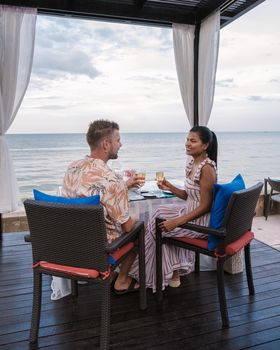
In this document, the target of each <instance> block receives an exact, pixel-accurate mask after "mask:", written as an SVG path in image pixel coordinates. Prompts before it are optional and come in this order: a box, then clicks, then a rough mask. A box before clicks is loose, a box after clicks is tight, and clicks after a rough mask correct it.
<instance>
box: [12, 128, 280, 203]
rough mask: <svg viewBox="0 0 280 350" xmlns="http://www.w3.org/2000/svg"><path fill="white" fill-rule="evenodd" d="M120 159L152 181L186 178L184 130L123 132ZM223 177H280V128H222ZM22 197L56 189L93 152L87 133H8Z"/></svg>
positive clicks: (121, 165)
mask: <svg viewBox="0 0 280 350" xmlns="http://www.w3.org/2000/svg"><path fill="white" fill-rule="evenodd" d="M121 138H122V144H123V146H122V148H121V149H120V151H119V158H118V160H116V161H112V162H111V164H110V165H111V166H112V167H113V168H114V169H115V170H116V171H119V172H121V171H122V170H125V169H136V170H137V171H145V172H146V178H147V180H154V179H155V172H156V171H164V174H165V177H166V178H168V179H180V180H183V179H184V176H185V165H186V160H187V157H186V154H185V138H186V134H185V133H124V134H121ZM217 138H218V143H219V150H218V182H220V183H225V182H228V181H231V180H232V179H233V177H235V175H237V174H239V173H240V174H241V175H242V176H243V178H244V180H245V183H246V185H247V186H249V185H252V184H254V183H256V182H257V181H263V179H264V178H265V177H268V176H269V177H276V178H277V177H278V178H280V162H279V149H280V132H219V133H217ZM7 140H8V144H9V147H10V152H11V156H12V158H13V162H14V168H15V171H16V176H17V181H18V186H19V190H20V196H21V198H22V199H24V198H28V197H32V189H33V188H36V189H39V190H41V191H45V192H47V193H51V194H54V193H56V190H57V187H58V186H59V185H61V184H62V180H63V176H64V172H65V170H66V168H67V166H68V165H69V164H70V163H71V162H72V161H74V160H77V159H81V158H83V157H84V156H85V155H86V154H88V153H89V149H88V146H87V143H86V140H85V134H8V135H7Z"/></svg>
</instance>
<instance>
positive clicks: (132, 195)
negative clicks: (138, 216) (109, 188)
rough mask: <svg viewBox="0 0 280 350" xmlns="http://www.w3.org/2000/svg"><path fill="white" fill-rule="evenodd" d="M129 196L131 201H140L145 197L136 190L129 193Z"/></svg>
mask: <svg viewBox="0 0 280 350" xmlns="http://www.w3.org/2000/svg"><path fill="white" fill-rule="evenodd" d="M128 198H129V200H130V201H139V200H141V199H144V197H143V196H141V194H137V193H135V192H130V193H129V194H128Z"/></svg>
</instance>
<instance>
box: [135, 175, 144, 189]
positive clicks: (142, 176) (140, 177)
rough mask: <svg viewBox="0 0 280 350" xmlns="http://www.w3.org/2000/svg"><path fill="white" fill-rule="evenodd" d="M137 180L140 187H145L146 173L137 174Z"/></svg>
mask: <svg viewBox="0 0 280 350" xmlns="http://www.w3.org/2000/svg"><path fill="white" fill-rule="evenodd" d="M137 178H138V179H139V180H140V186H141V187H143V186H144V185H145V179H146V173H137Z"/></svg>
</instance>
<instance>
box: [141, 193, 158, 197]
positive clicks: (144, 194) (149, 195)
mask: <svg viewBox="0 0 280 350" xmlns="http://www.w3.org/2000/svg"><path fill="white" fill-rule="evenodd" d="M141 194H142V196H144V197H146V198H154V197H156V195H155V194H154V193H153V192H144V193H141Z"/></svg>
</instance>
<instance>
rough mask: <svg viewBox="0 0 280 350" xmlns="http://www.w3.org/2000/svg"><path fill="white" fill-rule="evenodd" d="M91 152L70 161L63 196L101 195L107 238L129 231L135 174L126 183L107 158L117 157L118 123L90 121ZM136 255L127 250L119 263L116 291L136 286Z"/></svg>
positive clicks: (88, 137)
mask: <svg viewBox="0 0 280 350" xmlns="http://www.w3.org/2000/svg"><path fill="white" fill-rule="evenodd" d="M87 142H88V144H89V147H90V155H89V156H86V157H85V158H84V159H81V160H78V161H75V162H73V163H72V164H70V166H69V167H68V169H67V171H66V174H65V176H64V181H63V189H62V195H63V196H65V197H88V196H93V195H96V194H99V195H100V202H101V204H102V205H103V207H104V215H105V224H106V229H107V239H108V242H109V243H110V242H112V241H113V240H114V239H116V238H118V237H119V236H120V235H121V234H122V233H123V232H124V233H126V232H129V231H131V230H132V228H133V227H134V225H135V222H136V219H135V218H132V217H131V216H130V214H129V205H128V187H132V186H135V185H138V184H139V181H138V179H137V176H134V177H132V178H130V179H129V180H128V181H127V183H125V182H124V181H123V179H122V178H121V177H120V176H119V175H117V174H116V173H115V172H114V171H113V170H112V169H110V168H109V166H108V165H107V162H108V160H109V159H117V158H118V151H119V149H120V148H121V146H122V144H121V138H120V132H119V126H118V124H117V123H115V122H111V121H108V120H96V121H94V122H93V123H91V124H90V126H89V129H88V132H87ZM134 259H135V254H133V253H132V254H130V255H129V256H128V257H127V258H126V260H125V261H124V262H123V263H122V265H121V268H120V273H119V275H118V278H117V280H116V282H115V291H116V293H118V292H119V293H123V292H127V291H135V290H138V288H139V285H138V284H137V283H136V281H135V280H133V279H132V278H131V277H129V276H128V271H129V269H130V267H131V265H132V263H133V261H134Z"/></svg>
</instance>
